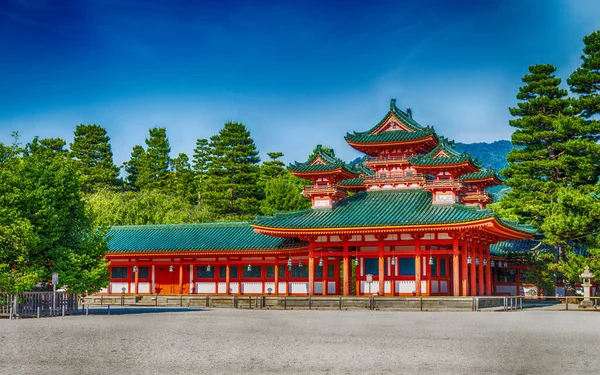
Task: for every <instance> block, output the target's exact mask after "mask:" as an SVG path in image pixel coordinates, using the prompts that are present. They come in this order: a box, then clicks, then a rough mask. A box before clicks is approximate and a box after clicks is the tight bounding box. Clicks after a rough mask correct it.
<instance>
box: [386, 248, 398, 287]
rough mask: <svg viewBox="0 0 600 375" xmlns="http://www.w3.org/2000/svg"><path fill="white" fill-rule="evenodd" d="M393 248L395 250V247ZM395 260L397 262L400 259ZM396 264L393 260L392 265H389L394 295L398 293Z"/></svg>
mask: <svg viewBox="0 0 600 375" xmlns="http://www.w3.org/2000/svg"><path fill="white" fill-rule="evenodd" d="M392 249H394V250H395V247H393V246H392ZM392 254H393V255H395V252H394V251H392ZM392 259H393V258H392ZM395 262H396V264H397V263H398V260H396V261H395ZM396 264H392V262H390V265H389V266H388V267H389V268H390V292H391V293H390V294H391V295H392V296H395V295H396V267H397V265H396Z"/></svg>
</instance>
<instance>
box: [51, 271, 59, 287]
mask: <svg viewBox="0 0 600 375" xmlns="http://www.w3.org/2000/svg"><path fill="white" fill-rule="evenodd" d="M52 285H58V273H57V272H52Z"/></svg>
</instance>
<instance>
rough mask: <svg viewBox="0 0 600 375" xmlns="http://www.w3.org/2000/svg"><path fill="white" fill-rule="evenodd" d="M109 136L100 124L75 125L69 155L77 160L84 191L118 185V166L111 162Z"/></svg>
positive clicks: (89, 191) (111, 154)
mask: <svg viewBox="0 0 600 375" xmlns="http://www.w3.org/2000/svg"><path fill="white" fill-rule="evenodd" d="M109 142H110V138H109V137H108V135H106V129H104V128H103V127H102V126H100V125H96V124H93V125H83V124H80V125H77V128H76V129H75V138H74V140H73V143H71V155H72V156H73V158H75V160H77V161H78V163H77V165H78V169H79V171H80V172H81V174H82V177H83V180H82V185H83V186H82V187H83V191H84V192H86V193H91V192H94V191H97V190H98V189H103V188H104V189H111V188H115V187H117V186H118V176H119V168H117V166H115V164H114V162H113V153H112V148H111V146H110V143H109Z"/></svg>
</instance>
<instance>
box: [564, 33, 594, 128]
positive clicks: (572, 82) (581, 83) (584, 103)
mask: <svg viewBox="0 0 600 375" xmlns="http://www.w3.org/2000/svg"><path fill="white" fill-rule="evenodd" d="M583 42H584V43H585V46H584V48H583V55H582V56H581V60H582V63H581V66H580V67H579V68H577V70H576V71H574V72H573V73H572V74H571V76H570V77H569V78H568V79H567V83H568V84H569V86H570V87H571V91H572V92H573V93H575V94H579V97H578V98H577V100H575V101H574V107H575V108H576V109H577V111H578V112H579V113H580V114H581V116H583V117H584V118H586V119H590V118H591V117H592V116H595V115H598V114H600V30H596V31H594V32H593V33H591V34H589V35H587V36H585V37H584V38H583Z"/></svg>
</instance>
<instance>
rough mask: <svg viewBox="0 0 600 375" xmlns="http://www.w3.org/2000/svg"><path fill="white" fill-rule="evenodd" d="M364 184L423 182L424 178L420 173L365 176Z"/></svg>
mask: <svg viewBox="0 0 600 375" xmlns="http://www.w3.org/2000/svg"><path fill="white" fill-rule="evenodd" d="M364 181H365V183H370V184H376V183H381V182H424V181H425V176H424V175H423V174H422V173H413V174H412V175H404V174H392V175H386V176H385V177H384V176H365V177H364Z"/></svg>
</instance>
